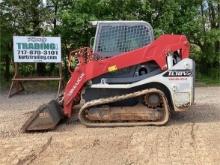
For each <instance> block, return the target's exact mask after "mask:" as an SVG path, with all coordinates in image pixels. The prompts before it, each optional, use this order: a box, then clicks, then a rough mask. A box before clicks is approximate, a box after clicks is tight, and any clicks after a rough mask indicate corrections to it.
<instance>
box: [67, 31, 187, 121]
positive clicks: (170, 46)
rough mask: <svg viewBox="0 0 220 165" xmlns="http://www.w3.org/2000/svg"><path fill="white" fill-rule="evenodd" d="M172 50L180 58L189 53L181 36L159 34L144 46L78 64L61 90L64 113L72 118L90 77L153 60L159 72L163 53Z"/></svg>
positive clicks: (164, 60) (163, 61) (162, 65)
mask: <svg viewBox="0 0 220 165" xmlns="http://www.w3.org/2000/svg"><path fill="white" fill-rule="evenodd" d="M175 51H180V52H181V59H184V58H187V57H188V56H189V43H188V41H187V39H186V37H185V36H184V35H162V36H160V37H159V38H158V39H156V40H155V41H153V42H152V43H151V44H149V45H147V46H145V47H142V48H139V49H135V50H132V51H129V52H125V53H121V54H120V55H117V56H113V57H111V58H106V59H102V60H92V61H90V62H88V63H83V62H81V63H79V64H78V65H77V67H76V68H75V70H74V72H72V73H71V78H70V80H69V81H68V83H67V85H66V88H65V91H64V110H63V112H64V115H65V116H67V117H71V115H72V111H73V109H72V106H73V103H74V101H76V99H77V97H78V96H80V94H81V91H82V89H83V87H84V86H85V84H86V83H87V82H88V81H89V80H92V79H94V78H96V77H98V76H100V75H103V74H105V73H108V72H114V71H117V70H120V69H123V68H127V67H130V66H133V65H137V64H141V63H144V62H148V61H155V62H156V63H157V64H158V66H159V67H160V69H161V70H162V71H163V70H166V69H167V61H166V60H167V58H166V56H167V55H168V54H169V53H170V52H175Z"/></svg>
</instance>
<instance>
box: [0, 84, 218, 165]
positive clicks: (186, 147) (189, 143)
mask: <svg viewBox="0 0 220 165" xmlns="http://www.w3.org/2000/svg"><path fill="white" fill-rule="evenodd" d="M55 95H56V94H55V92H52V91H45V92H44V93H43V92H42V91H39V92H32V93H27V94H20V95H19V96H18V95H17V96H14V97H12V98H11V99H7V92H1V95H0V164H1V165H3V164H18V165H20V164H22V165H23V164H64V165H65V164H74V165H75V164H76V165H78V164H98V165H99V164H100V165H103V164H114V165H118V164H119V165H121V164H122V165H132V164H135V165H136V164H143V165H145V164H190V165H191V164H198V165H200V164H216V165H217V164H220V99H219V97H220V87H200V88H196V105H194V106H193V107H192V108H191V110H190V111H187V112H182V113H178V114H175V116H173V118H172V119H171V121H170V122H169V123H168V125H167V126H163V127H154V126H148V127H123V128H122V127H118V128H86V127H85V126H83V125H81V124H80V123H77V122H74V123H72V124H65V123H64V124H61V125H60V126H59V127H58V128H57V129H56V130H55V131H52V132H45V133H32V134H22V133H20V127H21V126H22V124H23V123H24V121H25V120H26V119H27V118H28V117H29V116H30V114H31V111H34V110H35V109H36V107H38V106H39V105H40V104H42V103H46V102H48V101H49V100H50V99H52V98H54V97H55Z"/></svg>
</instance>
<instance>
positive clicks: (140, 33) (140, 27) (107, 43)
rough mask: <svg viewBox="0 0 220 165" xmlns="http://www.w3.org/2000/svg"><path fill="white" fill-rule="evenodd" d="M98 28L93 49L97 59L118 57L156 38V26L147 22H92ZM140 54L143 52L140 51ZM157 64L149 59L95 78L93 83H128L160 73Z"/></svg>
mask: <svg viewBox="0 0 220 165" xmlns="http://www.w3.org/2000/svg"><path fill="white" fill-rule="evenodd" d="M91 24H92V25H93V26H94V27H96V34H95V38H94V42H93V46H92V47H93V52H94V56H95V57H96V59H104V58H109V57H112V56H117V55H119V54H121V53H123V52H128V51H131V50H134V49H137V48H141V47H144V46H146V45H148V44H150V43H151V42H152V41H153V40H154V35H153V28H152V27H151V25H150V24H149V23H147V22H145V21H92V22H91ZM140 55H141V54H140ZM155 69H158V66H157V65H156V63H154V62H153V61H152V62H148V63H143V64H139V65H135V66H131V67H128V68H125V69H121V70H119V71H117V72H113V73H107V74H105V75H102V76H100V77H98V78H95V79H93V80H92V84H97V83H109V84H118V83H121V84H129V83H133V82H136V81H139V80H142V79H144V78H146V76H153V75H156V74H158V73H159V70H157V71H156V72H155V73H154V72H153V73H151V72H152V71H154V70H155Z"/></svg>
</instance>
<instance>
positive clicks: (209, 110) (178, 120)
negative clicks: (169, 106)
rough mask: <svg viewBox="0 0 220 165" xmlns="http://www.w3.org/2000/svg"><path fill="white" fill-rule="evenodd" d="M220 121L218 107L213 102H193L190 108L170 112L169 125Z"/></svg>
mask: <svg viewBox="0 0 220 165" xmlns="http://www.w3.org/2000/svg"><path fill="white" fill-rule="evenodd" d="M211 122H220V109H218V105H215V104H201V103H198V104H195V105H193V106H192V107H191V108H190V110H188V111H185V112H177V113H174V114H172V117H171V120H170V122H169V125H172V124H174V123H175V124H185V123H211Z"/></svg>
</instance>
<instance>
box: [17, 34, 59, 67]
mask: <svg viewBox="0 0 220 165" xmlns="http://www.w3.org/2000/svg"><path fill="white" fill-rule="evenodd" d="M13 46H14V62H47V63H59V62H61V41H60V37H36V36H14V37H13Z"/></svg>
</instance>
